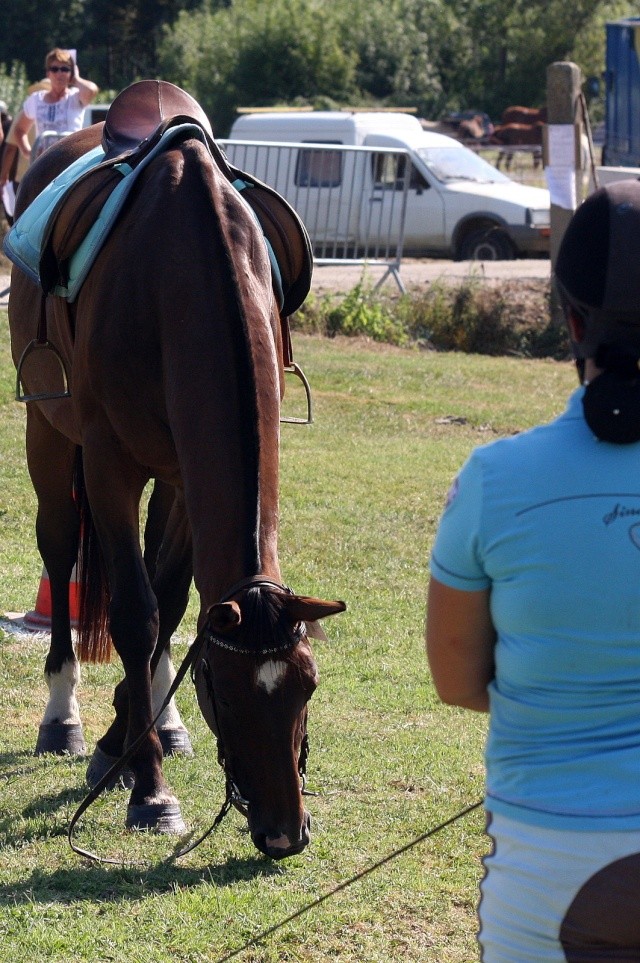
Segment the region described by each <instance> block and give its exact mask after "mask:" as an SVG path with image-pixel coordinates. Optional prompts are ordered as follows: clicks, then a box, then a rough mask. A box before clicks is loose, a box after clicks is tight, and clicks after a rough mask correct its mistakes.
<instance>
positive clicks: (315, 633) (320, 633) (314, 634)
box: [304, 620, 329, 642]
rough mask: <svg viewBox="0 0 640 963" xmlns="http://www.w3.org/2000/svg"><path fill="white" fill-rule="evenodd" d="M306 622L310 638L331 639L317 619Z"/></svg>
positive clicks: (325, 640) (322, 640)
mask: <svg viewBox="0 0 640 963" xmlns="http://www.w3.org/2000/svg"><path fill="white" fill-rule="evenodd" d="M304 624H305V626H306V629H307V638H308V639H319V640H320V641H321V642H328V641H329V640H328V638H327V633H326V632H325V630H324V629H323V628H322V626H321V625H320V623H319V622H318V621H317V620H315V621H313V622H305V623H304Z"/></svg>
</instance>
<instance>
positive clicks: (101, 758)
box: [86, 746, 135, 789]
mask: <svg viewBox="0 0 640 963" xmlns="http://www.w3.org/2000/svg"><path fill="white" fill-rule="evenodd" d="M119 758H120V757H119V756H109V755H107V753H106V752H103V751H102V749H101V748H100V746H96V747H95V749H94V750H93V755H92V757H91V761H90V763H89V766H88V768H87V775H86V780H87V785H88V786H89V788H90V789H95V787H96V786H97V785H98V783H99V782H100V780H101V779H102V778H103V776H105V775H106V774H107V773H108V771H109V770H110V769H111V767H112V766H113V765H115V763H116V762H117V761H118V759H119ZM134 782H135V776H134V775H133V771H132V770H131V769H122V770H121V771H120V772H116V773H114V775H113V777H112V778H111V779H110V780H109V782H108V783H107V785H106V787H105V788H106V789H133V784H134Z"/></svg>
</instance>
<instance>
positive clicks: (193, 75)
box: [160, 0, 355, 134]
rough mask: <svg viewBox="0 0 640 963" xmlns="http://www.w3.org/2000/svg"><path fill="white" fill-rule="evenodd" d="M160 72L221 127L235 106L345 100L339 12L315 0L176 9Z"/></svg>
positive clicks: (349, 78)
mask: <svg viewBox="0 0 640 963" xmlns="http://www.w3.org/2000/svg"><path fill="white" fill-rule="evenodd" d="M160 61H161V65H162V67H163V69H164V72H165V75H167V76H169V75H171V76H172V77H176V78H179V79H177V80H176V82H178V83H182V84H184V85H185V86H186V87H187V88H188V89H189V90H190V91H191V92H192V93H193V94H194V96H195V97H196V99H197V100H198V101H199V102H200V103H201V104H202V106H203V107H204V109H205V110H206V111H207V113H208V114H209V116H210V117H211V119H212V122H213V125H214V130H215V131H216V133H218V134H226V133H227V132H228V130H229V127H230V126H231V123H232V122H233V120H234V118H235V111H236V107H238V106H252V107H253V106H256V107H260V106H267V105H271V104H277V103H293V102H295V101H300V100H301V101H304V102H307V103H312V102H314V101H316V100H317V99H318V98H323V97H324V98H332V99H333V100H334V101H335V102H340V101H344V100H348V99H349V97H350V94H351V92H352V90H353V89H354V83H353V77H354V66H355V56H354V54H353V53H352V52H349V51H345V50H344V49H343V47H342V44H341V36H340V32H339V20H338V18H337V17H336V16H335V15H334V11H333V8H332V7H331V6H329V5H327V4H326V3H322V2H320V0H273V2H271V3H268V4H266V3H263V2H256V0H236V2H235V3H234V4H233V7H232V8H230V9H221V10H217V11H211V10H210V9H209V8H208V7H207V6H203V7H201V8H200V9H199V10H197V11H194V12H193V13H189V14H188V13H186V12H183V13H182V14H180V16H179V17H178V19H177V21H176V24H175V26H174V27H173V28H172V29H168V30H167V31H166V34H165V39H164V42H163V44H162V46H161V50H160Z"/></svg>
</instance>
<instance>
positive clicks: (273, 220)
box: [242, 175, 313, 316]
mask: <svg viewBox="0 0 640 963" xmlns="http://www.w3.org/2000/svg"><path fill="white" fill-rule="evenodd" d="M244 176H246V175H244ZM242 197H243V198H244V200H245V201H246V202H247V204H248V205H249V206H250V207H251V209H252V210H253V212H254V213H255V215H256V217H257V218H258V221H259V222H260V227H261V228H262V231H263V233H264V235H265V237H266V238H267V240H268V241H269V243H270V244H271V247H272V248H273V251H274V254H275V257H276V261H277V262H278V267H279V268H280V274H281V277H282V293H283V296H284V302H283V306H282V314H283V315H285V316H288V315H290V314H293V312H294V311H297V310H298V308H299V307H300V305H301V304H302V303H303V301H304V299H305V298H306V296H307V294H308V293H309V289H310V287H311V273H312V266H313V254H312V251H311V244H310V241H309V235H308V234H307V231H306V228H305V227H304V225H303V223H302V221H301V220H300V218H299V217H298V215H297V214H296V213H295V211H294V210H293V208H292V207H290V205H289V204H288V203H287V202H286V201H285V200H284V198H282V197H280V195H279V194H277V193H276V192H275V191H272V190H271V189H270V188H268V187H266V186H263V185H260V184H257V183H253V184H251V182H249V186H248V187H247V189H246V190H243V191H242Z"/></svg>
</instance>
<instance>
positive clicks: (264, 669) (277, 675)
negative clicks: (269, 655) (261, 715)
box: [256, 659, 287, 695]
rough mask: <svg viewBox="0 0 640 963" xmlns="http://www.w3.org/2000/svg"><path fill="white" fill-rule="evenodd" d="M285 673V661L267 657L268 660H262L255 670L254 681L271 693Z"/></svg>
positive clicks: (279, 683)
mask: <svg viewBox="0 0 640 963" xmlns="http://www.w3.org/2000/svg"><path fill="white" fill-rule="evenodd" d="M286 674H287V663H286V662H283V661H281V660H280V661H276V660H275V659H269V661H268V662H263V663H262V665H261V666H260V668H259V669H258V670H257V671H256V682H257V684H258V685H260V686H262V688H263V689H266V690H267V693H268V694H269V695H271V693H272V692H275V690H276V689H277V688H278V686H279V685H281V683H282V681H283V679H284V677H285V675H286Z"/></svg>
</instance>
